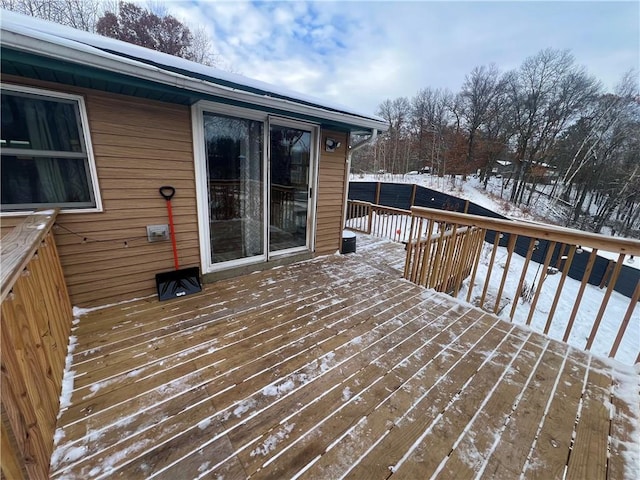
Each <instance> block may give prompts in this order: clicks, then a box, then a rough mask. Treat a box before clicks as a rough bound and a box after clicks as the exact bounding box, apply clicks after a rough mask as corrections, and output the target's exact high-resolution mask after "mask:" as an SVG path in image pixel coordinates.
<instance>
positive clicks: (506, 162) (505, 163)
mask: <svg viewBox="0 0 640 480" xmlns="http://www.w3.org/2000/svg"><path fill="white" fill-rule="evenodd" d="M496 163H498V164H500V165H502V166H503V167H508V166H509V165H511V162H509V161H508V160H498V161H497V162H496Z"/></svg>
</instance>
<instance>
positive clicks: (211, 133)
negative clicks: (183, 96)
mask: <svg viewBox="0 0 640 480" xmlns="http://www.w3.org/2000/svg"><path fill="white" fill-rule="evenodd" d="M203 121H204V137H205V152H206V166H207V189H208V197H209V198H208V202H209V225H210V228H209V231H210V232H209V237H210V248H211V260H212V263H214V264H216V263H223V262H230V261H235V260H241V259H245V258H251V257H257V259H259V258H263V257H264V256H265V249H264V168H263V151H264V148H263V143H264V125H263V123H262V122H259V121H255V120H247V119H241V118H234V117H229V116H225V115H218V114H213V113H209V112H204V118H203Z"/></svg>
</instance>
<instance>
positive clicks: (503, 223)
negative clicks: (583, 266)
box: [411, 207, 640, 256]
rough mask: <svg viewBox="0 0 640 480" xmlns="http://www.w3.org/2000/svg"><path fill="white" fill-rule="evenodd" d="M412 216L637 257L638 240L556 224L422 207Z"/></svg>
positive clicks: (638, 249)
mask: <svg viewBox="0 0 640 480" xmlns="http://www.w3.org/2000/svg"><path fill="white" fill-rule="evenodd" d="M411 213H412V214H413V215H415V216H418V217H423V218H430V219H433V220H435V221H438V222H448V223H456V224H458V225H467V226H472V225H473V226H477V227H480V228H484V229H486V230H498V231H500V232H502V233H513V234H517V235H519V236H526V237H535V238H539V239H544V240H549V241H552V242H557V243H566V244H569V245H580V246H583V247H589V248H597V249H598V250H605V251H608V252H614V253H624V254H625V255H634V256H639V255H640V240H634V239H632V238H622V237H610V236H608V235H602V234H599V233H591V232H583V231H580V230H573V229H571V228H564V227H557V226H555V225H546V224H537V223H531V222H523V221H518V220H503V219H500V218H488V217H481V216H478V215H469V214H466V213H457V212H449V211H445V210H435V209H433V208H425V207H411Z"/></svg>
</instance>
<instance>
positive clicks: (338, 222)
mask: <svg viewBox="0 0 640 480" xmlns="http://www.w3.org/2000/svg"><path fill="white" fill-rule="evenodd" d="M327 137H328V138H333V139H334V140H337V141H339V142H340V143H341V145H340V148H338V149H336V151H335V152H327V151H326V150H325V147H324V145H325V140H326V138H327ZM347 143H348V139H347V134H346V133H340V132H334V131H329V130H322V132H321V134H320V164H319V168H318V207H317V209H316V221H317V223H316V254H317V255H325V254H328V253H335V252H336V251H337V250H339V249H340V241H341V238H342V236H341V232H342V208H343V205H344V188H345V176H346V167H347Z"/></svg>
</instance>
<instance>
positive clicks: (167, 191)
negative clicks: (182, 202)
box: [160, 185, 180, 270]
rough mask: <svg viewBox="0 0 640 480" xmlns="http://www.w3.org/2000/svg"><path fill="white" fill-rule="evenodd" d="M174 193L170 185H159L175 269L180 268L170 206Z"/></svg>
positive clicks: (174, 190)
mask: <svg viewBox="0 0 640 480" xmlns="http://www.w3.org/2000/svg"><path fill="white" fill-rule="evenodd" d="M175 194H176V189H175V188H173V187H170V186H168V185H167V186H164V187H160V195H162V196H163V197H164V199H165V200H166V201H167V213H168V214H169V233H170V235H171V247H172V249H173V265H174V266H175V268H176V270H179V269H180V264H179V263H178V246H177V245H176V232H175V228H174V226H173V209H172V208H171V199H172V198H173V196H174V195H175Z"/></svg>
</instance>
